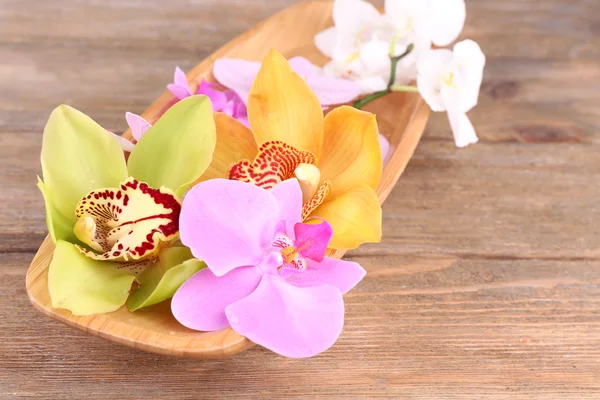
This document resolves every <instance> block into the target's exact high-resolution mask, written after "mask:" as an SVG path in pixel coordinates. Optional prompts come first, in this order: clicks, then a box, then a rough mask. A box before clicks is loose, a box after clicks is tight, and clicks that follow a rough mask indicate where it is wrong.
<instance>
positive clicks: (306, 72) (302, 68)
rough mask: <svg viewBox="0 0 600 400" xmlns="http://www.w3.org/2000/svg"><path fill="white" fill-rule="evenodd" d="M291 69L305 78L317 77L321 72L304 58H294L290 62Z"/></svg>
mask: <svg viewBox="0 0 600 400" xmlns="http://www.w3.org/2000/svg"><path fill="white" fill-rule="evenodd" d="M289 63H290V67H292V69H293V70H294V72H295V73H297V74H298V75H300V76H301V77H303V78H307V77H309V76H313V75H316V74H317V72H318V71H319V67H317V66H316V65H314V64H313V63H311V62H310V61H308V60H307V59H306V58H304V57H294V58H291V59H290V60H289Z"/></svg>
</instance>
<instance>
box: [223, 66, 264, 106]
mask: <svg viewBox="0 0 600 400" xmlns="http://www.w3.org/2000/svg"><path fill="white" fill-rule="evenodd" d="M259 70H260V63H258V62H254V61H246V60H238V59H233V58H219V59H218V60H216V61H215V64H214V66H213V75H214V76H215V79H216V80H217V81H219V83H220V84H221V85H223V86H225V87H228V88H230V89H231V90H233V91H234V92H235V93H237V94H238V95H239V96H240V98H241V99H242V101H243V102H244V103H245V104H248V94H249V93H250V89H251V87H252V82H254V78H256V75H257V74H258V71H259Z"/></svg>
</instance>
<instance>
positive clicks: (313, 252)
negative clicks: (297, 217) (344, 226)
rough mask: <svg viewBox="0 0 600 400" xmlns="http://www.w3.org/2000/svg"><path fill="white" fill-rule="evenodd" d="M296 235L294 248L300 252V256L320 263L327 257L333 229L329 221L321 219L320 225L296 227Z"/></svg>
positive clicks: (298, 225)
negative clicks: (326, 253)
mask: <svg viewBox="0 0 600 400" xmlns="http://www.w3.org/2000/svg"><path fill="white" fill-rule="evenodd" d="M294 235H295V241H294V247H295V248H296V249H298V250H300V255H301V256H302V257H306V258H310V259H311V260H313V261H318V262H320V261H323V258H324V257H325V252H326V251H327V246H328V245H329V241H330V240H331V237H332V236H333V229H332V228H331V225H329V223H328V222H327V221H325V220H324V219H321V223H319V224H302V223H298V224H296V225H294Z"/></svg>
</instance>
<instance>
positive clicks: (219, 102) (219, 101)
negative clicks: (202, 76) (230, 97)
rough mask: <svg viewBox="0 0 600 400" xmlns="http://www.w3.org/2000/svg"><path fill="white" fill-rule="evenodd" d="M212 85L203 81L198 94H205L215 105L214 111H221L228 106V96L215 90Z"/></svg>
mask: <svg viewBox="0 0 600 400" xmlns="http://www.w3.org/2000/svg"><path fill="white" fill-rule="evenodd" d="M212 86H213V85H212V84H210V83H208V82H206V81H204V80H203V81H202V82H201V83H200V85H199V86H198V89H197V90H196V94H203V95H205V96H206V97H208V98H209V99H210V101H211V102H212V105H213V111H221V110H222V109H223V108H224V107H225V106H226V105H227V96H226V95H225V93H223V92H221V91H219V90H216V89H213V88H212Z"/></svg>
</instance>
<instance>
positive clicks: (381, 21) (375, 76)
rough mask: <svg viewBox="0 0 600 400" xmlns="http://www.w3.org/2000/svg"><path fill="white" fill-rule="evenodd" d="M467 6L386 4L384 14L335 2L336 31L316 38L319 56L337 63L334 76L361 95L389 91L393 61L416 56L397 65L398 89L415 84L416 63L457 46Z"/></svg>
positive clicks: (452, 2)
mask: <svg viewBox="0 0 600 400" xmlns="http://www.w3.org/2000/svg"><path fill="white" fill-rule="evenodd" d="M465 16H466V13H465V4H464V0H420V1H414V0H386V2H385V14H380V13H379V11H378V10H377V9H376V8H375V7H374V6H373V5H372V4H370V3H368V2H366V1H363V0H335V2H334V6H333V20H334V23H335V26H334V27H332V28H329V29H326V30H324V31H323V32H321V33H319V34H318V35H316V36H315V44H316V46H317V47H318V48H319V50H320V51H321V52H322V53H323V54H325V55H326V56H327V57H330V58H331V59H332V61H331V62H330V63H329V64H327V65H326V66H325V68H324V70H325V73H326V74H328V75H330V76H336V77H343V78H346V79H351V80H354V81H356V82H357V84H358V85H359V86H360V88H361V92H362V94H370V93H374V92H377V91H381V90H385V89H386V88H387V86H388V81H389V77H390V73H391V62H390V57H395V56H398V55H400V54H402V53H404V52H405V51H406V50H407V48H408V46H409V45H410V44H412V45H413V46H414V47H413V50H412V52H411V53H410V54H409V55H407V56H406V57H404V58H402V59H401V60H400V61H399V62H398V64H397V67H396V68H397V70H396V82H395V84H399V85H401V84H406V83H408V82H410V81H412V80H414V79H415V78H416V60H417V59H418V57H419V55H420V54H421V53H422V52H423V51H425V50H427V49H429V48H430V47H431V44H432V43H433V44H435V45H437V46H444V45H447V44H449V43H450V42H452V41H454V40H455V39H456V38H457V37H458V35H459V34H460V32H461V30H462V27H463V25H464V22H465Z"/></svg>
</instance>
